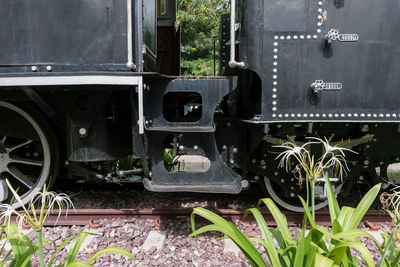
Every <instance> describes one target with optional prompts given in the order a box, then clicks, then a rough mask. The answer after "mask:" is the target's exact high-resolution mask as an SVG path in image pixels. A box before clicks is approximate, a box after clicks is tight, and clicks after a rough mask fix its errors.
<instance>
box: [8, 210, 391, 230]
mask: <svg viewBox="0 0 400 267" xmlns="http://www.w3.org/2000/svg"><path fill="white" fill-rule="evenodd" d="M210 210H211V211H213V212H215V213H217V214H219V215H221V216H222V217H224V218H225V219H227V220H231V221H242V222H244V221H249V222H251V221H254V218H253V217H252V216H251V215H249V216H247V218H246V219H243V214H244V210H234V209H210ZM192 211H193V209H191V208H190V209H78V210H76V212H74V211H73V210H70V211H69V213H68V216H67V217H65V213H64V212H63V213H61V216H60V217H59V219H58V222H57V226H71V225H88V224H89V221H99V220H103V219H108V220H111V219H132V218H140V219H154V220H158V221H161V222H162V221H163V220H166V219H180V218H190V214H191V213H192ZM261 212H262V214H263V215H264V218H265V220H266V223H267V224H268V225H269V226H276V222H275V220H274V219H273V217H272V215H271V213H269V212H268V211H267V210H261ZM284 214H285V216H286V218H287V223H288V225H289V226H299V225H301V223H302V221H303V216H304V215H303V214H302V213H296V212H284ZM57 217H58V211H53V212H52V213H51V214H50V216H49V217H48V218H47V220H46V224H45V225H46V226H54V225H55V222H56V221H57ZM15 219H16V218H15V216H14V217H13V220H14V221H15ZM196 220H199V221H202V219H201V218H200V217H197V219H196ZM365 220H368V221H369V222H370V223H373V224H382V223H390V222H391V218H390V216H389V215H388V214H387V213H385V212H384V211H369V212H367V214H366V215H365V216H364V218H363V220H362V221H365ZM316 222H317V223H318V224H319V225H322V226H330V224H331V222H330V215H329V212H328V211H319V212H316Z"/></svg>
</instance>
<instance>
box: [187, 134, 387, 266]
mask: <svg viewBox="0 0 400 267" xmlns="http://www.w3.org/2000/svg"><path fill="white" fill-rule="evenodd" d="M317 141H318V143H322V144H323V145H324V149H325V153H324V155H323V156H322V157H321V158H320V160H318V161H315V160H314V156H311V155H310V154H309V152H308V151H307V150H306V149H305V146H306V145H308V144H309V143H308V144H306V145H304V146H302V147H299V146H296V144H294V143H286V144H284V145H283V146H280V147H285V148H288V147H287V146H288V144H289V146H290V149H286V150H285V152H283V153H282V154H281V155H280V156H279V157H278V158H281V162H280V165H281V166H285V165H286V167H287V168H288V166H289V164H288V161H289V159H290V157H292V156H293V157H295V158H297V159H298V161H299V163H300V167H301V168H302V169H303V171H305V172H306V177H307V179H306V182H307V183H308V182H311V183H314V182H315V180H316V178H317V177H319V176H320V175H324V174H323V170H324V169H325V168H326V167H327V166H330V167H333V166H335V165H338V168H340V169H339V170H338V171H339V173H340V174H343V172H344V171H345V170H343V169H342V168H345V166H346V165H345V164H346V163H345V161H344V153H343V151H344V149H343V148H339V147H338V146H330V145H329V142H328V141H327V140H325V141H322V140H320V139H317ZM314 143H315V142H314ZM346 150H347V149H346ZM336 153H340V155H337V154H336ZM324 179H325V183H326V188H327V198H328V204H329V213H330V218H331V224H332V231H329V229H328V228H327V227H322V226H319V225H317V224H316V222H315V219H314V218H315V210H314V208H312V211H311V212H310V210H309V205H308V195H309V194H308V190H307V200H306V201H305V200H304V199H302V198H301V197H300V201H301V202H302V204H303V207H304V210H305V214H304V219H303V225H302V230H301V234H300V237H299V239H298V240H297V241H296V239H294V238H293V237H292V236H291V233H290V231H289V228H288V226H287V220H286V217H285V215H284V214H282V213H281V212H280V210H279V209H278V208H277V206H276V205H275V204H274V203H273V201H272V200H271V199H269V198H266V199H261V200H260V201H259V203H264V204H265V205H266V207H267V208H268V210H269V211H270V213H271V214H272V216H273V218H274V220H275V222H276V224H277V226H278V229H279V230H278V229H270V228H269V227H268V225H267V224H266V222H265V220H264V218H263V216H262V214H261V212H260V211H259V210H258V209H256V208H252V209H249V210H247V211H246V212H245V214H244V217H246V216H248V214H250V213H252V214H253V216H254V217H255V219H256V222H257V224H258V226H259V229H260V231H261V235H262V236H261V238H258V237H247V236H245V235H244V234H243V233H242V232H241V231H239V230H238V229H237V228H236V227H235V225H234V224H233V223H232V222H228V221H226V220H225V219H223V218H222V217H220V216H219V215H217V214H215V213H213V212H211V211H208V210H206V209H203V208H195V209H194V211H193V213H192V216H191V225H192V231H193V233H192V234H191V235H190V237H195V236H197V235H199V234H202V233H205V232H208V231H219V232H222V233H224V234H225V235H226V236H227V237H228V238H230V239H232V241H233V242H234V243H235V244H236V245H237V246H238V247H239V248H240V249H241V251H242V252H243V253H244V255H245V256H246V257H247V259H248V260H249V261H250V263H251V264H252V265H253V266H267V264H266V263H265V262H264V260H263V258H262V256H261V255H260V253H259V252H258V251H257V249H256V247H255V246H254V244H253V243H259V244H261V245H262V246H263V248H264V252H265V254H266V256H267V257H268V259H269V261H270V262H271V264H272V265H273V266H296V267H297V266H299V267H300V266H339V265H343V266H357V265H358V260H357V258H356V257H355V256H353V255H352V254H351V251H350V248H354V249H356V250H357V251H358V252H359V255H360V256H361V258H362V260H363V261H364V262H365V264H366V265H367V266H374V261H373V258H372V256H371V253H370V252H369V251H368V249H367V248H366V247H365V246H364V245H363V244H362V242H361V241H360V239H359V237H361V236H364V237H369V238H371V239H373V238H372V236H370V235H369V234H368V233H367V232H365V231H362V230H358V229H357V226H358V225H359V223H360V221H361V219H362V218H363V216H364V214H365V213H366V212H367V210H368V209H369V207H370V206H371V204H372V203H373V201H374V200H375V198H376V196H377V194H378V193H379V190H380V184H378V185H376V186H374V187H373V188H372V189H370V191H369V192H368V193H367V194H366V195H365V196H364V197H363V199H362V200H361V201H360V203H359V204H358V206H357V207H356V208H355V209H354V208H351V207H346V206H345V207H342V208H341V209H340V208H339V204H338V202H337V200H336V196H335V194H334V192H333V190H332V186H331V184H330V180H329V178H328V176H327V174H325V175H324ZM307 188H308V187H307ZM312 197H313V194H312ZM312 207H314V206H313V205H312ZM195 215H199V216H201V217H203V218H205V219H207V220H209V221H210V222H212V224H211V225H207V226H204V227H202V228H200V229H198V230H196V228H195ZM307 223H309V224H310V225H311V230H310V231H309V233H308V234H306V225H307ZM274 239H275V241H276V242H277V244H278V247H277V248H276V247H275V243H274ZM373 240H374V239H373ZM374 241H375V240H374ZM375 243H376V241H375ZM376 244H377V243H376Z"/></svg>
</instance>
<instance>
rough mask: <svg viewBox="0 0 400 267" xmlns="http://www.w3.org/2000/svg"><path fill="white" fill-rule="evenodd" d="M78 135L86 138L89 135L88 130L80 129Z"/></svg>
mask: <svg viewBox="0 0 400 267" xmlns="http://www.w3.org/2000/svg"><path fill="white" fill-rule="evenodd" d="M78 133H79V135H81V136H84V135H86V134H87V130H86V128H83V127H82V128H79V130H78Z"/></svg>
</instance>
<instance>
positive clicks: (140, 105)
mask: <svg viewBox="0 0 400 267" xmlns="http://www.w3.org/2000/svg"><path fill="white" fill-rule="evenodd" d="M138 79H139V80H138V85H137V87H138V110H139V114H138V115H139V120H138V124H139V134H144V112H143V109H144V107H143V77H142V76H140V77H138Z"/></svg>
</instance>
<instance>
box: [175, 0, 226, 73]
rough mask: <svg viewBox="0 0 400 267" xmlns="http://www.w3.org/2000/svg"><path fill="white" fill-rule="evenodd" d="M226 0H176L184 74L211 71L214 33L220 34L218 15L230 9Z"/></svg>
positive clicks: (215, 34) (219, 16)
mask: <svg viewBox="0 0 400 267" xmlns="http://www.w3.org/2000/svg"><path fill="white" fill-rule="evenodd" d="M227 3H229V0H178V10H179V11H178V16H177V23H178V24H180V25H181V29H182V41H181V42H182V46H181V57H182V59H181V70H182V74H183V75H190V76H191V75H196V76H210V75H213V69H214V63H213V36H219V24H220V18H221V15H222V14H224V13H226V12H229V11H228V10H227V9H226V8H225V7H227ZM216 45H217V47H218V39H217V41H216ZM217 56H218V48H217ZM217 63H218V61H217Z"/></svg>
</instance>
